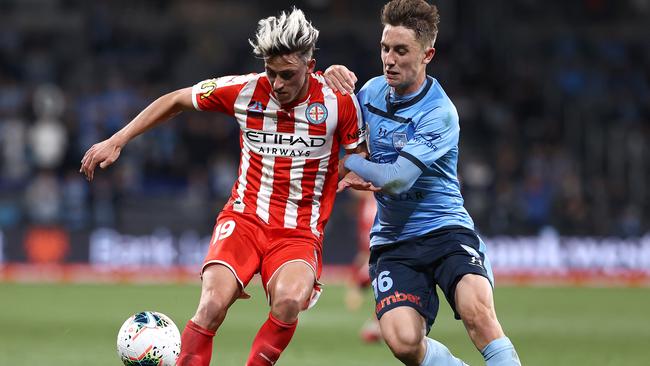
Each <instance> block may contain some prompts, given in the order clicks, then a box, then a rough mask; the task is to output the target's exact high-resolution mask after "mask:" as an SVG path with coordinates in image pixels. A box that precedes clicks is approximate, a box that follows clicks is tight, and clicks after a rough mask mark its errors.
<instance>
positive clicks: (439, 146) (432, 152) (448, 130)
mask: <svg viewBox="0 0 650 366" xmlns="http://www.w3.org/2000/svg"><path fill="white" fill-rule="evenodd" d="M414 127H415V131H414V134H413V138H411V139H410V140H409V141H408V142H407V143H406V146H404V148H403V149H402V150H401V151H400V155H402V156H404V157H405V158H407V159H409V160H411V161H412V162H413V163H414V164H416V165H417V166H419V167H420V169H422V170H423V171H425V170H428V167H430V166H431V165H432V164H433V163H434V162H435V161H436V160H438V159H439V158H440V157H442V156H443V155H445V154H446V153H447V152H448V151H449V150H451V149H453V148H454V147H456V146H457V145H458V138H459V135H460V126H459V124H458V112H457V111H456V108H455V107H454V106H453V104H449V105H440V106H436V107H434V109H433V110H431V111H430V112H428V113H426V114H425V115H424V116H422V118H420V119H419V120H418V121H417V123H415V126H414Z"/></svg>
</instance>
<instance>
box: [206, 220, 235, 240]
mask: <svg viewBox="0 0 650 366" xmlns="http://www.w3.org/2000/svg"><path fill="white" fill-rule="evenodd" d="M233 231H235V222H234V221H233V220H228V221H226V222H222V223H221V224H219V225H217V226H216V227H215V228H214V233H213V234H212V242H211V243H210V245H214V244H217V241H218V240H220V239H225V238H227V237H229V236H230V235H232V232H233Z"/></svg>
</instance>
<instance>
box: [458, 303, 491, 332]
mask: <svg viewBox="0 0 650 366" xmlns="http://www.w3.org/2000/svg"><path fill="white" fill-rule="evenodd" d="M457 310H458V313H459V314H460V317H461V318H462V319H463V322H464V323H465V326H466V327H467V328H469V329H470V330H474V331H479V332H480V331H481V329H489V328H492V327H494V326H498V322H497V318H496V314H495V312H494V307H492V305H491V304H487V303H485V302H483V301H479V300H478V299H477V300H476V301H472V302H467V303H465V304H464V305H462V306H460V307H459V308H458V309H457Z"/></svg>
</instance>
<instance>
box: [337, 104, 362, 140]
mask: <svg viewBox="0 0 650 366" xmlns="http://www.w3.org/2000/svg"><path fill="white" fill-rule="evenodd" d="M352 98H355V97H353V96H350V95H341V94H340V93H336V105H337V108H338V119H339V121H341V124H339V126H338V128H337V129H336V131H337V136H338V138H339V139H340V141H341V144H343V145H344V146H346V145H350V144H353V143H355V142H357V141H359V138H360V136H361V133H362V131H360V130H359V115H358V114H357V107H356V105H355V103H354V101H353V100H352ZM344 121H348V122H350V123H343V122H344ZM352 122H353V123H352Z"/></svg>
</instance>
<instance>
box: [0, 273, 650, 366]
mask: <svg viewBox="0 0 650 366" xmlns="http://www.w3.org/2000/svg"><path fill="white" fill-rule="evenodd" d="M249 290H250V292H251V293H252V294H253V299H251V300H244V301H237V302H236V303H235V305H234V306H233V307H232V308H231V310H230V312H229V313H228V316H227V318H226V321H225V323H224V325H223V327H222V328H221V329H220V331H219V333H218V335H217V337H216V339H215V352H214V356H213V360H212V365H226V366H229V365H237V366H241V365H244V362H245V360H246V356H247V355H248V347H249V345H250V343H251V341H252V338H253V336H254V335H255V333H256V331H257V329H258V327H259V326H260V325H261V323H262V322H263V321H264V320H265V318H266V314H267V311H268V308H267V306H266V304H265V299H264V294H263V292H262V291H261V289H260V288H259V287H258V286H252V287H251V288H250V289H249ZM198 295H199V287H198V286H195V285H54V284H53V285H42V284H41V285H34V284H0V365H12V366H22V365H47V366H59V365H61V366H63V365H65V366H76V365H79V366H81V365H93V366H102V365H107V366H108V365H112V366H117V365H120V361H119V359H118V358H117V355H116V350H115V339H116V335H117V331H118V329H119V327H120V325H121V324H122V322H123V321H124V320H125V319H126V318H127V317H128V316H129V315H131V314H132V313H134V312H137V311H140V310H157V311H161V312H163V313H165V314H167V315H169V316H170V317H172V319H174V321H175V322H176V324H177V325H178V326H179V327H181V328H182V327H183V326H184V324H185V322H186V321H187V319H188V317H189V316H190V315H191V314H192V313H193V311H194V308H195V305H196V302H197V300H198ZM343 295H344V288H343V287H342V286H327V287H326V289H325V292H324V293H323V296H322V297H321V300H320V301H319V303H318V305H317V306H316V307H315V308H314V309H312V310H310V311H308V312H305V313H303V314H302V315H301V317H300V325H299V327H298V330H297V332H296V334H295V336H294V339H293V342H292V343H291V344H290V345H289V347H288V349H287V350H286V351H285V353H284V354H283V356H282V358H281V359H280V361H279V362H278V366H292V365H295V366H297V365H301V366H317V365H319V366H320V365H354V366H365V365H367V366H376V365H398V364H399V363H398V362H397V361H396V360H394V359H393V358H392V356H391V355H390V353H389V351H388V349H387V348H386V346H385V345H383V344H376V345H367V344H363V343H362V342H361V341H360V340H359V338H358V330H359V327H360V325H361V324H362V323H363V321H364V320H365V319H366V318H367V316H368V314H369V313H370V311H371V308H372V304H371V299H370V295H369V297H368V299H367V301H366V306H365V308H364V309H362V310H359V311H356V312H349V311H347V310H346V309H345V306H344V304H343ZM496 302H497V312H498V314H499V318H500V321H501V323H502V324H503V326H504V328H505V329H506V331H507V333H508V335H509V336H510V338H511V339H512V340H513V342H514V344H515V346H516V347H517V350H518V352H519V355H520V357H521V359H522V362H523V365H526V366H534V365H538V366H548V365H552V366H562V365H566V366H569V365H571V366H575V365H590V366H591V365H612V366H634V365H638V366H642V365H643V366H647V365H650V315H649V313H650V289H647V288H518V287H502V288H501V287H500V288H497V290H496ZM429 335H430V336H431V337H433V338H436V339H438V340H440V341H441V342H443V343H445V344H446V345H447V346H448V347H449V348H450V349H451V350H452V352H454V353H455V354H456V355H457V356H459V357H461V358H462V359H464V360H465V361H466V362H468V363H469V364H470V365H483V364H484V362H483V359H482V358H481V356H480V355H479V353H478V352H477V351H476V350H474V348H473V346H472V344H471V343H470V341H469V339H468V338H467V335H466V333H465V330H464V328H463V326H462V323H461V322H459V321H455V320H453V319H452V316H451V312H450V310H449V307H448V306H447V304H446V302H444V300H443V303H442V304H441V311H440V314H439V317H438V320H437V322H436V324H435V325H434V327H433V329H432V331H431V333H430V334H429Z"/></svg>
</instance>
